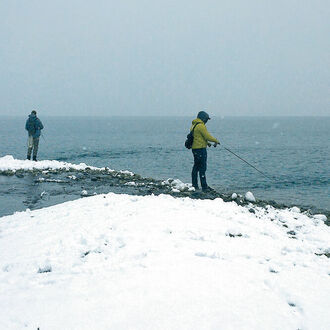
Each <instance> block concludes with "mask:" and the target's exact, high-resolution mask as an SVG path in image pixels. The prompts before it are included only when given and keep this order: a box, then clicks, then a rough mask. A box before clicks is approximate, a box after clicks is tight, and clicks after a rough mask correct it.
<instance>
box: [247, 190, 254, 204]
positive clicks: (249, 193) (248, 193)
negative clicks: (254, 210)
mask: <svg viewBox="0 0 330 330" xmlns="http://www.w3.org/2000/svg"><path fill="white" fill-rule="evenodd" d="M244 198H245V200H246V201H248V202H252V203H255V201H256V199H255V197H254V196H253V194H252V192H251V191H248V192H247V193H246V194H245V197H244Z"/></svg>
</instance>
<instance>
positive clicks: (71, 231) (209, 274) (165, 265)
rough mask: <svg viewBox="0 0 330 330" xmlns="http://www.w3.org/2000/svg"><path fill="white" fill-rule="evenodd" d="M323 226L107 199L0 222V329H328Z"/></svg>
mask: <svg viewBox="0 0 330 330" xmlns="http://www.w3.org/2000/svg"><path fill="white" fill-rule="evenodd" d="M329 241H330V227H328V226H326V225H325V224H324V222H323V220H322V218H320V217H308V216H306V215H305V214H302V213H301V212H300V211H299V209H298V208H292V209H286V210H278V209H274V208H272V207H267V208H258V207H256V208H255V213H251V212H249V209H248V208H246V207H241V206H238V205H237V204H236V203H235V202H224V201H223V200H222V199H220V198H218V199H215V200H193V199H190V198H174V197H171V196H168V195H160V196H157V197H156V196H144V197H142V196H129V195H117V194H113V193H110V194H107V195H98V196H93V197H87V198H84V199H80V200H76V201H71V202H67V203H63V204H59V205H56V206H52V207H49V208H44V209H40V210H36V211H29V210H28V211H26V212H20V213H16V214H14V215H12V216H6V217H2V218H0V265H1V268H0V291H1V292H6V294H1V295H0V308H1V311H2V313H1V316H0V328H1V329H21V328H26V329H37V328H38V327H39V328H40V329H92V328H94V329H220V328H221V329H243V328H244V329H283V330H285V329H326V328H327V326H328V325H329V324H330V316H329V313H328V311H329V308H330V301H329V296H330V284H329V283H330V282H329V275H330V259H329V258H328V257H327V255H328V254H329V253H330V251H329Z"/></svg>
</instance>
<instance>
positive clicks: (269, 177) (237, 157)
mask: <svg viewBox="0 0 330 330" xmlns="http://www.w3.org/2000/svg"><path fill="white" fill-rule="evenodd" d="M214 146H216V145H214ZM223 148H224V149H226V150H227V151H229V152H230V153H232V154H233V155H234V156H236V157H237V158H239V159H240V160H242V161H243V162H244V163H246V164H248V165H249V166H251V167H253V168H254V169H255V170H256V171H258V172H259V173H261V174H262V175H263V176H265V177H266V178H268V179H270V180H273V181H274V178H271V177H270V176H268V175H266V174H265V173H264V172H261V171H260V170H258V169H257V168H256V167H255V166H253V165H252V164H250V163H249V162H248V161H246V160H245V159H243V158H242V157H240V156H238V155H237V154H235V152H233V151H231V150H230V149H229V148H227V147H225V146H223Z"/></svg>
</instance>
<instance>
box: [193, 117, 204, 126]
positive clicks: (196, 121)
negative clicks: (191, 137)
mask: <svg viewBox="0 0 330 330" xmlns="http://www.w3.org/2000/svg"><path fill="white" fill-rule="evenodd" d="M197 123H202V124H204V122H203V120H202V119H199V118H196V119H194V120H193V121H192V124H193V125H195V124H197ZM204 125H205V124H204Z"/></svg>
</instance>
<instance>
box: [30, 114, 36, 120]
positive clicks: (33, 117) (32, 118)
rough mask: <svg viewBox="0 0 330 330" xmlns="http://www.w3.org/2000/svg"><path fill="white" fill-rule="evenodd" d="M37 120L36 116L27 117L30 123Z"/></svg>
mask: <svg viewBox="0 0 330 330" xmlns="http://www.w3.org/2000/svg"><path fill="white" fill-rule="evenodd" d="M37 119H38V118H37V116H36V115H34V114H32V113H31V114H30V115H29V120H30V121H36V120H37Z"/></svg>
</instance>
